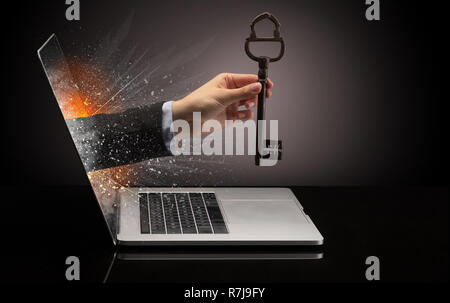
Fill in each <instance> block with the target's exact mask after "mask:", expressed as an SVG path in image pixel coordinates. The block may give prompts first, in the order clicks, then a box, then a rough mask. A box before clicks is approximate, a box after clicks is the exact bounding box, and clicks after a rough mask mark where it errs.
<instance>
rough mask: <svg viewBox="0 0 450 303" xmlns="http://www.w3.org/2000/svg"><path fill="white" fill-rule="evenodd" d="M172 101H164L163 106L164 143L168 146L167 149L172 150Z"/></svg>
mask: <svg viewBox="0 0 450 303" xmlns="http://www.w3.org/2000/svg"><path fill="white" fill-rule="evenodd" d="M172 103H173V101H167V102H164V104H163V106H162V136H163V140H164V145H165V146H166V149H167V151H169V152H170V153H172V152H171V151H170V142H171V141H172V138H173V132H172V131H171V130H170V126H171V125H172V122H173V119H172Z"/></svg>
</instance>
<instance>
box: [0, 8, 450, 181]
mask: <svg viewBox="0 0 450 303" xmlns="http://www.w3.org/2000/svg"><path fill="white" fill-rule="evenodd" d="M15 5H16V6H17V7H16V8H15V9H10V14H9V15H8V16H5V17H4V19H3V21H4V22H5V21H6V22H5V26H4V29H5V34H6V36H5V38H4V39H3V41H4V46H3V47H2V52H3V54H2V57H3V58H4V63H5V64H6V65H5V66H4V73H3V74H4V75H5V78H6V81H5V80H4V81H3V85H4V90H3V96H4V98H5V102H4V103H3V108H2V109H3V113H4V115H3V119H2V122H1V123H2V128H1V129H2V133H3V142H4V143H3V145H4V148H2V149H1V152H2V159H3V167H2V168H3V173H4V174H3V175H4V176H7V177H6V178H5V181H6V184H8V185H24V184H35V185H37V184H40V185H58V184H65V185H80V184H84V185H85V184H87V183H86V178H85V177H84V176H83V170H82V169H81V165H80V163H79V161H78V159H77V158H76V157H75V156H74V149H73V146H72V144H71V140H70V138H69V136H68V134H67V131H66V129H65V128H64V127H63V122H62V118H61V116H60V114H59V112H58V107H57V105H56V102H55V99H54V97H53V95H52V92H51V89H50V86H49V85H48V82H47V79H46V78H45V75H44V72H43V70H42V68H41V66H40V63H39V60H38V58H37V55H36V50H37V49H38V48H39V47H40V46H41V45H42V44H43V42H44V41H45V40H46V39H47V38H48V36H49V35H50V34H51V33H53V32H55V33H56V34H57V35H58V37H59V39H60V40H61V43H62V46H63V48H65V49H67V50H70V49H72V48H77V47H80V45H84V46H86V45H94V46H95V45H96V43H97V44H98V41H99V39H101V38H102V37H104V36H105V35H106V34H107V33H109V32H112V33H114V32H115V31H117V30H118V28H119V27H120V25H121V24H123V22H124V21H125V19H127V17H128V16H129V15H130V14H131V13H132V12H134V18H133V21H132V26H131V30H130V34H129V35H128V38H127V40H126V41H125V42H124V43H123V45H122V46H121V47H122V48H124V49H127V48H131V47H132V46H134V45H136V44H137V45H139V46H143V47H148V48H150V49H151V50H152V49H157V50H158V49H163V48H164V47H171V46H174V47H179V48H182V47H183V46H186V45H189V43H190V42H191V41H192V43H194V42H199V41H204V40H206V39H209V38H211V37H213V36H214V37H215V40H214V42H213V45H212V46H211V47H210V48H209V49H207V50H206V51H205V52H204V53H203V54H202V55H201V57H200V59H199V60H198V61H197V63H196V64H194V65H193V67H192V71H191V73H192V74H194V75H195V74H199V73H202V74H203V76H202V79H204V80H207V79H209V78H211V77H212V76H214V75H215V74H217V73H219V72H223V71H230V72H256V71H257V70H256V64H255V63H254V62H252V61H250V60H249V58H247V57H246V55H245V54H244V51H243V42H244V39H245V37H246V36H247V35H248V23H249V22H250V20H251V19H252V18H253V17H254V15H256V14H257V13H259V12H261V11H264V10H267V11H271V12H273V13H274V14H275V15H276V16H278V18H279V19H280V20H282V26H283V27H282V28H283V29H284V31H283V34H284V35H285V39H286V42H287V52H286V56H285V57H284V58H283V60H282V61H280V62H278V63H274V64H273V65H272V66H271V67H270V76H271V77H272V78H273V79H274V81H275V82H276V85H277V86H276V88H274V97H273V102H272V100H270V102H269V103H268V108H267V113H268V119H278V120H279V121H280V122H279V123H280V136H281V138H282V139H283V146H284V153H283V161H281V162H280V163H279V164H278V165H277V166H275V167H271V168H267V169H265V171H264V174H261V170H260V169H259V168H257V167H255V166H254V165H253V164H252V163H253V158H252V157H235V158H234V159H232V160H231V163H232V165H233V167H234V168H236V169H238V168H242V167H245V170H244V171H243V172H242V171H240V172H239V173H240V174H242V178H239V177H237V179H235V180H232V179H230V184H227V183H226V182H221V184H222V185H238V184H239V185H272V186H273V185H279V186H285V185H294V186H304V185H308V186H311V185H312V186H318V185H320V186H324V185H325V186H327V185H331V186H333V185H347V186H348V185H381V184H384V185H389V184H392V185H398V184H404V185H426V184H430V185H431V184H440V185H445V184H447V183H448V174H447V166H448V163H447V157H446V154H447V148H446V141H447V140H446V138H447V132H446V128H447V127H446V126H447V123H446V122H445V121H446V120H445V118H446V115H447V111H446V110H447V100H446V99H445V98H444V97H443V94H442V88H443V85H444V83H443V81H444V80H443V78H442V77H441V73H440V72H441V70H442V69H443V66H442V64H443V61H442V60H443V59H444V57H443V50H442V48H441V45H442V42H443V36H442V33H443V32H442V29H443V28H444V26H443V20H444V19H443V18H441V15H440V12H441V8H440V7H439V6H437V5H435V4H426V5H425V4H421V5H415V4H412V3H409V2H408V1H383V2H382V3H381V11H382V12H381V16H382V20H381V21H380V22H368V21H367V20H366V19H365V17H364V14H365V8H366V6H365V4H364V1H359V0H355V1H326V0H325V1H276V2H275V1H236V2H233V1H226V2H219V1H190V2H189V3H184V4H180V3H177V2H176V1H163V2H161V1H131V2H130V1H126V2H114V3H111V2H107V1H104V2H102V1H83V2H82V8H81V14H82V17H81V21H79V22H68V21H66V19H65V14H64V13H65V7H66V6H65V4H64V1H40V2H29V3H28V4H26V5H25V4H21V5H19V6H18V4H15ZM5 18H6V19H5ZM199 20H202V21H201V22H200V21H199ZM6 29H7V30H6ZM5 41H8V42H5ZM170 97H171V96H167V98H168V99H170ZM169 169H170V167H169ZM267 175H270V176H271V178H267ZM184 177H185V178H182V179H189V178H190V176H189V175H186V176H184ZM205 177H206V176H205ZM214 177H215V178H216V179H221V176H214ZM226 177H228V176H225V177H223V178H222V179H223V180H224V179H225V178H226ZM235 177H236V176H235ZM208 178H211V177H209V176H207V177H206V179H208ZM223 180H222V181H223ZM163 181H164V180H163ZM170 181H171V180H168V182H167V184H171V183H172V182H170ZM192 185H196V184H192Z"/></svg>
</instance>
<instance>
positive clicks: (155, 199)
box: [148, 193, 166, 234]
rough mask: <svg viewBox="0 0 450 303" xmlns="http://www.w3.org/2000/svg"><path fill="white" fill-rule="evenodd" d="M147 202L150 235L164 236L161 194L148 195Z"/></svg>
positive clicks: (164, 227)
mask: <svg viewBox="0 0 450 303" xmlns="http://www.w3.org/2000/svg"><path fill="white" fill-rule="evenodd" d="M148 201H149V206H150V225H151V230H152V234H165V233H166V226H165V221H164V214H163V207H162V201H161V194H159V193H150V194H148Z"/></svg>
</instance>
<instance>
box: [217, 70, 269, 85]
mask: <svg viewBox="0 0 450 303" xmlns="http://www.w3.org/2000/svg"><path fill="white" fill-rule="evenodd" d="M219 76H220V77H223V78H225V81H226V84H227V88H240V87H243V86H246V85H249V84H251V83H255V82H257V81H258V76H257V75H255V74H232V73H224V74H220V75H219ZM272 87H273V82H272V80H270V78H267V88H268V89H271V88H272Z"/></svg>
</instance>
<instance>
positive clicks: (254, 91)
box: [218, 82, 261, 106]
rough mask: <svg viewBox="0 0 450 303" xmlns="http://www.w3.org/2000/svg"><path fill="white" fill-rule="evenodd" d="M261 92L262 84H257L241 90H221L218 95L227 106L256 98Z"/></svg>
mask: <svg viewBox="0 0 450 303" xmlns="http://www.w3.org/2000/svg"><path fill="white" fill-rule="evenodd" d="M260 91H261V83H259V82H255V83H252V84H249V85H246V86H244V87H241V88H233V89H220V91H219V93H218V97H219V100H220V102H221V103H222V104H224V105H225V106H228V105H230V104H233V103H235V102H238V101H241V100H247V99H251V98H254V97H255V96H257V95H258V94H259V92H260Z"/></svg>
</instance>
